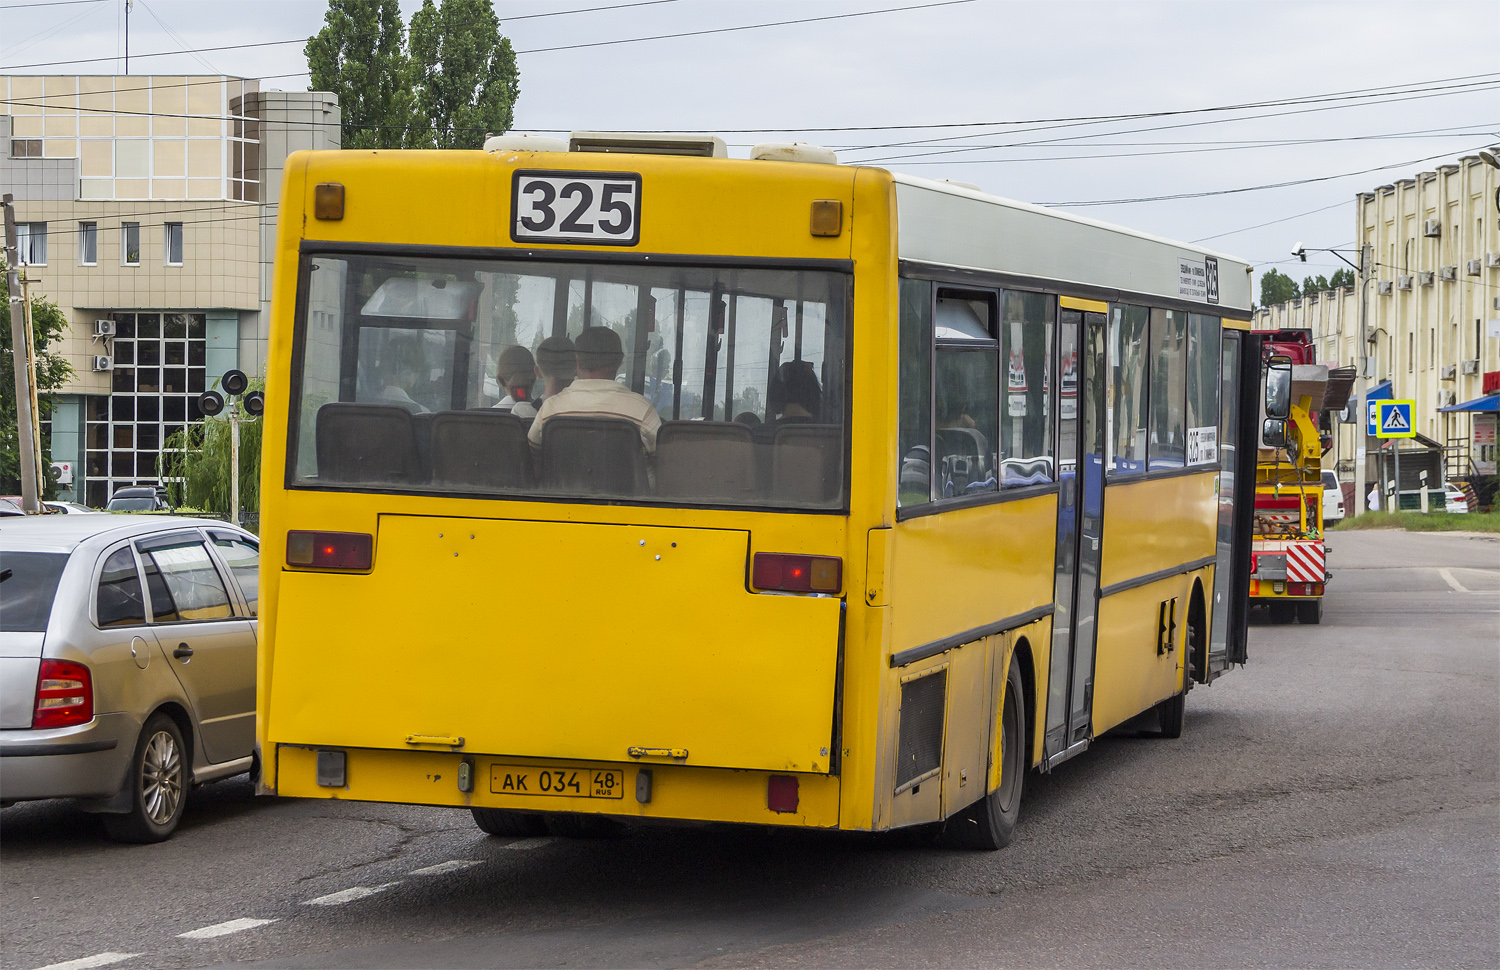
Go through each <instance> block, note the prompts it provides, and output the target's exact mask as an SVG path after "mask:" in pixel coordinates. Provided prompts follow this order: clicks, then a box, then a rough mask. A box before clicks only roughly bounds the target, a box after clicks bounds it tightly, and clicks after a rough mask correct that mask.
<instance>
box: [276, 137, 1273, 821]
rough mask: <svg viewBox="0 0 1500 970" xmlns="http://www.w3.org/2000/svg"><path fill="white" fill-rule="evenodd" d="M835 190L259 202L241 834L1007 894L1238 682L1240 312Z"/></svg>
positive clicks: (515, 178)
mask: <svg viewBox="0 0 1500 970" xmlns="http://www.w3.org/2000/svg"><path fill="white" fill-rule="evenodd" d="M831 156H832V153H829V152H826V151H825V150H819V149H814V148H810V147H807V146H796V145H777V146H765V147H763V148H759V149H757V151H756V153H755V157H752V158H750V159H730V158H727V157H725V152H724V148H723V142H722V141H720V140H718V139H713V138H702V139H696V138H691V137H677V136H630V135H608V134H597V133H595V134H588V133H580V134H576V135H574V136H573V137H572V138H571V139H569V140H568V141H562V140H561V139H557V140H542V141H538V140H537V139H535V138H526V137H523V136H506V137H502V138H498V139H492V140H490V142H489V143H488V144H487V145H486V149H485V150H484V151H467V152H464V151H449V152H415V151H407V152H401V151H396V152H387V151H341V152H320V153H298V154H296V155H294V156H293V157H292V158H290V159H289V160H288V163H287V167H286V171H285V181H284V183H283V189H282V198H281V216H280V229H279V235H278V239H277V244H276V245H277V251H276V274H275V292H274V297H273V309H272V316H273V324H272V332H271V339H270V348H269V361H268V366H267V400H268V404H267V410H266V429H265V438H264V446H263V447H264V453H263V459H262V460H263V479H262V491H261V495H262V518H261V527H262V533H261V535H262V542H263V543H264V548H266V549H267V550H274V552H271V553H268V554H267V555H266V556H264V557H263V561H264V566H263V574H262V577H261V583H262V589H261V618H260V621H261V631H262V640H261V648H260V664H259V682H258V704H259V708H258V719H257V732H258V744H259V747H258V758H259V761H258V764H259V768H258V771H259V775H258V786H259V790H260V791H261V792H263V793H275V794H280V795H287V796H297V797H306V798H339V799H356V800H368V801H382V802H400V803H414V804H426V805H449V806H455V807H466V808H469V809H471V810H472V812H473V814H474V818H475V820H476V822H477V823H478V824H479V826H480V827H481V828H483V829H484V830H485V831H487V832H489V833H491V834H510V835H520V834H528V833H536V832H540V831H543V830H550V831H552V832H553V833H556V834H564V835H580V836H581V835H592V834H601V833H605V832H608V831H611V830H613V829H615V828H618V827H619V826H620V825H621V823H627V822H631V821H638V820H648V819H650V820H681V821H693V822H724V823H749V824H763V825H784V826H802V827H808V828H821V829H846V830H861V831H878V830H888V829H893V828H898V827H903V826H914V825H929V824H934V823H945V822H946V830H947V831H948V832H949V833H951V834H952V835H953V837H954V838H955V839H957V840H958V841H960V842H963V843H965V844H972V845H976V846H983V847H989V848H998V847H1000V846H1002V845H1004V844H1006V843H1007V842H1008V841H1009V840H1010V839H1011V838H1012V835H1013V831H1014V827H1015V824H1016V818H1017V813H1018V810H1019V805H1020V799H1021V791H1022V786H1023V781H1024V777H1025V775H1026V774H1027V772H1028V771H1029V770H1033V769H1035V770H1042V771H1047V770H1051V769H1052V768H1055V767H1056V766H1057V765H1058V764H1059V763H1061V762H1062V761H1064V760H1066V759H1068V758H1070V757H1073V756H1074V755H1076V754H1078V753H1080V752H1082V751H1083V750H1084V749H1085V748H1086V747H1087V746H1088V744H1089V743H1090V741H1091V740H1092V739H1094V738H1096V737H1098V736H1099V735H1101V734H1103V733H1104V732H1106V731H1108V730H1110V729H1111V728H1114V727H1117V726H1119V725H1122V724H1125V723H1126V722H1130V721H1132V720H1133V719H1135V723H1136V724H1139V723H1142V721H1143V720H1145V719H1149V718H1151V717H1152V716H1154V717H1155V718H1156V723H1155V724H1154V725H1153V726H1154V727H1158V728H1159V729H1160V731H1161V733H1163V734H1165V735H1167V736H1169V737H1175V736H1176V735H1177V734H1178V733H1179V732H1180V731H1181V729H1182V722H1183V698H1184V696H1185V694H1186V693H1187V691H1188V690H1189V689H1191V688H1192V687H1193V686H1194V685H1195V684H1206V683H1209V682H1211V681H1212V680H1213V679H1214V678H1215V677H1217V676H1218V675H1219V674H1220V673H1222V672H1224V671H1226V670H1228V669H1230V668H1231V667H1232V666H1233V665H1235V664H1239V663H1243V662H1244V660H1245V612H1246V608H1245V604H1246V594H1247V588H1248V585H1247V584H1248V572H1249V557H1248V548H1249V538H1250V536H1249V532H1250V518H1249V515H1250V511H1251V510H1250V507H1249V504H1248V502H1249V496H1250V495H1251V493H1253V489H1254V481H1255V466H1254V462H1255V457H1256V449H1255V447H1253V445H1252V446H1250V447H1245V448H1240V447H1237V445H1238V444H1239V442H1240V441H1242V440H1247V439H1248V438H1249V436H1250V435H1253V434H1256V433H1258V429H1256V428H1255V427H1254V423H1255V421H1256V420H1257V416H1258V414H1259V409H1258V407H1257V404H1256V395H1257V393H1258V388H1259V386H1260V377H1259V368H1260V359H1261V354H1260V352H1259V346H1258V343H1255V341H1256V339H1257V338H1255V337H1253V336H1252V335H1251V334H1250V333H1249V332H1248V326H1249V325H1248V320H1249V316H1250V281H1249V267H1248V266H1246V265H1245V264H1244V263H1242V262H1239V261H1237V260H1234V259H1231V258H1229V257H1227V256H1222V255H1218V254H1215V253H1212V252H1208V251H1205V250H1203V249H1200V248H1197V247H1194V246H1190V245H1185V244H1182V243H1175V242H1171V241H1168V240H1164V239H1159V238H1156V237H1152V236H1148V235H1144V234H1141V233H1137V232H1132V231H1129V230H1125V229H1121V228H1118V227H1114V226H1110V225H1106V224H1103V223H1099V222H1095V221H1092V220H1088V219H1084V218H1079V217H1075V216H1071V215H1066V214H1062V213H1058V212H1053V211H1049V210H1046V209H1043V208H1038V207H1035V206H1031V205H1026V204H1023V203H1018V202H1012V201H1007V200H1005V199H1001V198H997V197H994V196H991V195H986V194H984V193H982V192H979V191H977V190H975V189H973V188H971V187H967V186H964V185H962V184H958V183H948V182H935V181H929V180H924V179H919V178H911V177H907V176H904V175H897V174H893V173H891V172H889V171H886V170H883V169H880V168H873V167H859V166H846V165H840V164H837V163H836V161H835V160H834V159H833V158H832V157H831ZM518 348H519V349H518ZM523 351H524V352H523ZM518 362H519V363H518ZM528 366H529V367H531V373H530V374H528V373H526V368H527V367H528ZM1241 482H1243V483H1246V485H1245V487H1244V488H1240V487H1237V485H1238V483H1241ZM1142 715H1144V718H1140V717H1138V716H1142Z"/></svg>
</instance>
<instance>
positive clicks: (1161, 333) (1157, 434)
mask: <svg viewBox="0 0 1500 970" xmlns="http://www.w3.org/2000/svg"><path fill="white" fill-rule="evenodd" d="M1150 379H1151V422H1150V441H1149V443H1148V446H1147V447H1148V450H1149V452H1150V461H1151V470H1152V471H1163V470H1166V469H1170V468H1182V467H1183V466H1184V465H1185V464H1186V463H1187V428H1186V425H1185V422H1186V420H1187V314H1185V313H1183V312H1181V311H1180V310H1157V309H1153V310H1152V311H1151V377H1150Z"/></svg>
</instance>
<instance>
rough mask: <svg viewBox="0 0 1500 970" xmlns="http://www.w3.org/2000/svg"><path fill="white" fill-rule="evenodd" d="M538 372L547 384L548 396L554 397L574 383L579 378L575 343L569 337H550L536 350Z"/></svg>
mask: <svg viewBox="0 0 1500 970" xmlns="http://www.w3.org/2000/svg"><path fill="white" fill-rule="evenodd" d="M536 372H537V376H539V377H542V378H543V379H545V380H546V382H547V388H546V392H545V393H546V394H547V396H549V397H550V396H552V395H553V394H556V393H557V392H558V391H560V390H562V389H563V388H565V387H567V386H568V385H569V384H571V383H573V378H574V377H576V376H578V356H577V354H576V353H575V352H574V350H573V341H571V340H569V339H568V338H567V337H548V338H547V339H546V340H543V341H542V342H541V344H539V345H538V346H537V348H536Z"/></svg>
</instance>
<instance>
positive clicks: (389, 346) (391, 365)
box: [375, 336, 422, 390]
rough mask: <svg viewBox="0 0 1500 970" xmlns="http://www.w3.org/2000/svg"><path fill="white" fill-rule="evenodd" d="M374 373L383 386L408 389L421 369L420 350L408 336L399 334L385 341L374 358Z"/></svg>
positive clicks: (419, 374)
mask: <svg viewBox="0 0 1500 970" xmlns="http://www.w3.org/2000/svg"><path fill="white" fill-rule="evenodd" d="M376 360H377V363H376V365H375V373H376V375H377V376H378V377H379V379H380V383H381V384H382V386H384V387H399V388H401V389H403V390H409V389H411V387H412V386H413V385H415V384H416V382H417V379H418V377H420V376H421V371H422V352H421V350H420V349H419V348H418V347H417V344H416V342H415V341H414V340H412V339H411V338H410V337H405V336H399V337H394V338H393V339H391V340H388V341H386V343H385V346H384V347H382V348H380V356H379V357H378V358H377V359H376Z"/></svg>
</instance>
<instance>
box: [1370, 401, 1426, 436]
mask: <svg viewBox="0 0 1500 970" xmlns="http://www.w3.org/2000/svg"><path fill="white" fill-rule="evenodd" d="M1376 405H1377V409H1376V412H1375V437H1377V438H1415V437H1416V436H1417V429H1416V428H1414V427H1413V426H1412V419H1411V412H1412V410H1413V409H1414V408H1415V407H1416V406H1417V402H1416V401H1377V402H1376Z"/></svg>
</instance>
